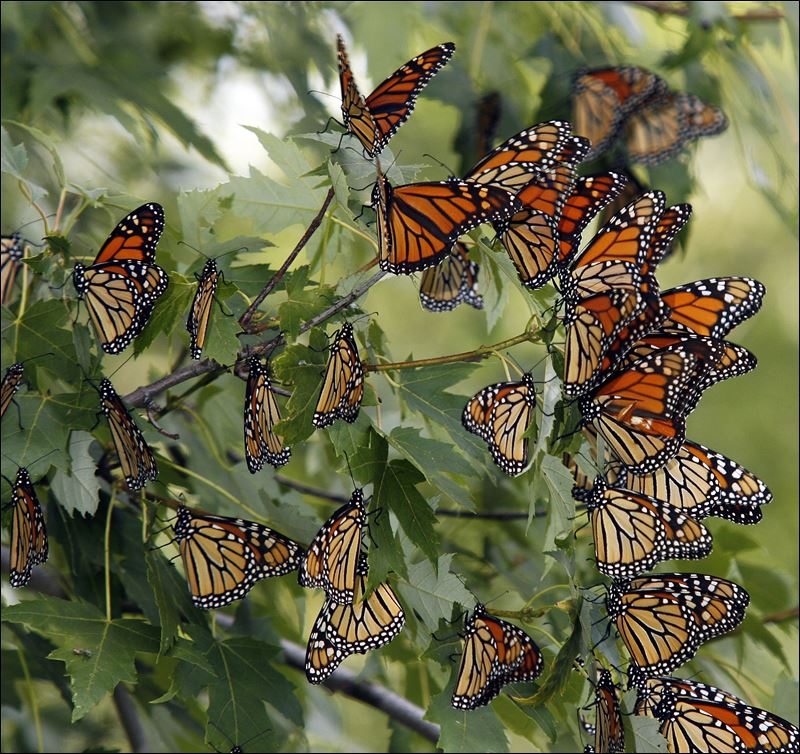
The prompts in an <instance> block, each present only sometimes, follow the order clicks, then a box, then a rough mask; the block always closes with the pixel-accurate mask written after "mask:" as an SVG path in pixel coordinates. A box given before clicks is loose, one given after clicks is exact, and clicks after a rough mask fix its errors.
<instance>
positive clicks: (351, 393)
mask: <svg viewBox="0 0 800 754" xmlns="http://www.w3.org/2000/svg"><path fill="white" fill-rule="evenodd" d="M363 398H364V367H363V365H362V363H361V357H360V356H359V355H358V346H357V345H356V340H355V336H354V334H353V326H352V325H351V324H350V323H349V322H345V324H344V325H342V327H341V329H340V330H338V331H337V332H336V333H335V334H334V336H333V345H332V346H331V355H330V357H329V359H328V365H327V366H326V368H325V377H324V378H323V381H322V388H321V389H320V393H319V399H318V400H317V405H316V408H315V409H314V416H313V418H312V420H311V421H312V424H313V425H314V426H315V427H318V428H322V427H327V426H329V425H331V424H333V423H334V422H335V421H336V420H337V419H342V420H343V421H346V422H347V423H348V424H352V423H353V422H354V421H355V420H356V419H357V418H358V412H359V409H360V408H361V401H362V399H363Z"/></svg>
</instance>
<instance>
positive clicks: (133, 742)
mask: <svg viewBox="0 0 800 754" xmlns="http://www.w3.org/2000/svg"><path fill="white" fill-rule="evenodd" d="M112 698H113V700H114V707H116V709H117V715H119V720H120V722H121V723H122V727H123V728H124V729H125V735H126V736H127V737H128V743H129V744H130V747H131V751H132V752H145V751H150V747H149V746H148V744H147V737H146V736H145V733H144V728H142V723H141V721H140V720H139V713H138V712H137V710H136V705H135V704H134V703H133V699H131V695H130V694H129V693H128V689H126V688H125V686H124V685H123V684H122V683H118V684H117V687H116V688H115V689H114V694H113V697H112Z"/></svg>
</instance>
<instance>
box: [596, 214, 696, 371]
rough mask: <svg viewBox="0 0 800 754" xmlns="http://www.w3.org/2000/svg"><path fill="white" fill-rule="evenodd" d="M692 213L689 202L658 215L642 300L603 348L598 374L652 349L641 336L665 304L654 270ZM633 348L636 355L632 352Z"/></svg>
mask: <svg viewBox="0 0 800 754" xmlns="http://www.w3.org/2000/svg"><path fill="white" fill-rule="evenodd" d="M691 214H692V207H691V205H690V204H677V205H675V206H672V207H667V209H665V210H664V212H663V214H662V215H661V217H660V218H659V219H658V222H657V223H656V225H655V228H654V230H653V237H652V239H651V240H650V243H649V244H648V247H647V251H646V252H645V256H644V260H643V262H642V267H641V269H640V274H641V283H640V286H639V295H640V296H641V303H640V305H639V308H638V310H637V313H636V315H635V316H634V317H633V319H631V320H630V322H628V323H627V324H626V325H625V326H624V327H623V328H622V329H621V330H620V331H619V333H618V334H617V337H616V338H615V339H614V341H613V342H612V343H610V344H609V346H608V348H607V349H606V352H605V354H604V355H603V358H602V360H601V362H600V368H599V373H600V374H607V373H609V372H611V371H612V370H614V369H617V368H618V367H619V366H620V364H621V363H624V362H623V357H626V358H627V363H630V362H631V361H634V360H635V359H636V358H640V357H642V356H645V355H646V354H647V353H649V351H650V350H652V349H647V348H644V346H643V342H642V340H641V339H642V338H645V337H646V336H648V334H649V333H651V332H652V331H653V330H655V329H656V328H657V327H659V326H660V325H661V324H662V323H663V322H664V320H665V319H666V317H667V306H666V304H664V302H663V301H662V299H661V296H660V294H659V287H658V281H657V280H656V276H655V270H656V267H657V266H658V264H659V263H660V262H661V261H662V260H663V259H664V256H665V254H667V253H668V252H669V250H670V249H671V247H672V242H673V241H674V239H675V237H676V236H677V234H678V233H679V232H680V231H681V229H682V228H683V226H684V225H686V223H687V222H688V220H689V218H690V217H691ZM674 342H677V341H674ZM662 345H670V343H666V342H665V343H663V344H662ZM637 346H638V350H637ZM634 352H635V353H636V356H631V354H632V353H634Z"/></svg>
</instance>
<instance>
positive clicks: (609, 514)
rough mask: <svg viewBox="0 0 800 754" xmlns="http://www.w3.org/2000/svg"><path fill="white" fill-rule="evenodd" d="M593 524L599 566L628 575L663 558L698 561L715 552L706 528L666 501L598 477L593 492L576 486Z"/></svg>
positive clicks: (619, 576) (615, 575) (611, 573)
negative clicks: (712, 551)
mask: <svg viewBox="0 0 800 754" xmlns="http://www.w3.org/2000/svg"><path fill="white" fill-rule="evenodd" d="M572 494H573V496H574V497H575V499H576V500H581V501H583V502H585V503H586V509H587V510H588V512H589V517H590V519H591V523H592V533H593V535H594V552H595V559H596V561H597V570H598V571H600V573H604V574H605V575H606V576H611V577H612V578H615V579H630V578H633V577H634V576H637V575H638V574H640V573H642V572H643V571H649V570H650V569H651V568H652V567H653V566H655V565H656V564H657V563H660V562H662V561H664V560H699V559H701V558H704V557H706V555H708V554H709V553H710V552H711V545H712V540H711V534H710V533H709V532H708V530H707V529H706V527H705V526H703V525H702V524H701V523H698V522H697V521H695V520H694V519H693V518H690V517H689V516H688V515H687V514H686V513H684V512H683V511H681V510H680V509H679V508H675V507H673V506H672V505H670V504H669V503H668V502H665V501H660V500H656V499H654V498H652V497H648V496H646V495H641V494H638V493H636V492H633V491H631V490H628V489H625V488H624V487H620V486H618V485H610V484H608V483H607V482H606V481H605V480H604V479H603V478H602V477H597V478H596V479H595V480H594V482H593V483H592V489H591V490H590V491H588V492H587V491H586V490H583V489H582V488H581V487H579V486H576V487H574V488H573V491H572Z"/></svg>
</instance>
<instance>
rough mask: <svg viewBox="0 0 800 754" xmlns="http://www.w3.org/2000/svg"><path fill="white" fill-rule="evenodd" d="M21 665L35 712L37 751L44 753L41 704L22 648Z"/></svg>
mask: <svg viewBox="0 0 800 754" xmlns="http://www.w3.org/2000/svg"><path fill="white" fill-rule="evenodd" d="M19 664H20V667H21V668H22V674H23V675H24V676H25V686H26V688H27V689H28V703H29V704H30V705H31V712H33V726H34V728H36V746H37V749H36V750H37V751H39V752H43V751H44V741H43V739H42V718H41V715H40V714H39V703H38V701H37V699H36V694H35V693H34V692H33V679H32V678H31V673H30V670H28V662H27V660H26V659H25V652H24V651H23V648H22V647H20V648H19Z"/></svg>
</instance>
